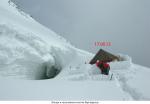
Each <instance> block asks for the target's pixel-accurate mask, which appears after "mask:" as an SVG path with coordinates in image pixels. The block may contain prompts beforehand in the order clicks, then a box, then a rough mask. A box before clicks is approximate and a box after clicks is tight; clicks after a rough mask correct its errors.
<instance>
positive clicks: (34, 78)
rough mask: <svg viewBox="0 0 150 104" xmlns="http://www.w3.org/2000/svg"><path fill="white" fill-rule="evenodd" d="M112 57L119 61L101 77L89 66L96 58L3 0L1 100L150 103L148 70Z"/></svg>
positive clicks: (0, 15) (125, 58) (0, 8)
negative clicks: (146, 101)
mask: <svg viewBox="0 0 150 104" xmlns="http://www.w3.org/2000/svg"><path fill="white" fill-rule="evenodd" d="M116 55H119V56H120V57H121V58H122V61H119V62H118V61H114V62H111V63H110V67H111V72H110V75H109V76H106V75H102V74H101V72H100V70H99V69H98V68H97V67H96V66H95V65H90V64H89V61H90V60H91V59H92V57H93V56H94V54H92V53H89V52H86V51H83V50H80V49H77V48H75V47H74V46H72V45H71V44H70V43H69V42H68V41H67V40H65V39H64V38H63V37H61V36H59V35H57V34H56V33H55V32H53V31H52V30H50V29H48V28H46V27H44V26H42V25H41V24H39V23H38V22H36V21H35V20H34V19H33V18H31V17H30V16H29V15H28V14H26V13H24V12H22V11H21V10H20V9H19V8H18V7H17V6H16V5H15V4H13V3H12V2H11V1H8V0H1V3H0V82H1V86H0V100H150V90H149V89H148V88H149V87H150V83H148V79H149V78H150V77H149V74H150V69H149V68H146V67H143V66H140V65H136V64H133V63H132V59H131V57H129V56H128V55H123V54H116ZM111 75H112V79H111ZM110 79H111V80H110Z"/></svg>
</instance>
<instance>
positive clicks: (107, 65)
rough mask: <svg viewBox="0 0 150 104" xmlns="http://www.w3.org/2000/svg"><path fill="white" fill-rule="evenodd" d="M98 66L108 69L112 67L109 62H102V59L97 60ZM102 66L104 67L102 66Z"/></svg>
mask: <svg viewBox="0 0 150 104" xmlns="http://www.w3.org/2000/svg"><path fill="white" fill-rule="evenodd" d="M96 66H97V67H99V68H101V69H103V68H104V69H107V68H109V67H110V66H109V64H108V63H106V62H102V61H99V62H96ZM100 66H102V67H100Z"/></svg>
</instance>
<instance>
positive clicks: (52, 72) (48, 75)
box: [41, 66, 61, 79]
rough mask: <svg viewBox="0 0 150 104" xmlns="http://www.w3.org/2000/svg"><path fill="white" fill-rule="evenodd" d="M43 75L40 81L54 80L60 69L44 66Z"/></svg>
mask: <svg viewBox="0 0 150 104" xmlns="http://www.w3.org/2000/svg"><path fill="white" fill-rule="evenodd" d="M44 70H45V73H44V75H43V77H42V78H41V79H52V78H55V77H56V76H57V75H58V74H59V73H60V71H61V69H60V68H57V67H56V66H52V67H50V68H49V67H48V66H45V69H44Z"/></svg>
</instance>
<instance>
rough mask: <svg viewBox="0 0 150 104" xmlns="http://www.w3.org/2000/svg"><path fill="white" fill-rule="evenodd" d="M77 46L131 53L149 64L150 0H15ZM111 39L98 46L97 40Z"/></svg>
mask: <svg viewBox="0 0 150 104" xmlns="http://www.w3.org/2000/svg"><path fill="white" fill-rule="evenodd" d="M13 1H15V3H16V4H18V6H19V7H20V8H21V9H22V10H23V11H25V12H26V13H28V14H30V15H32V17H33V18H35V19H36V20H37V21H38V22H40V23H41V24H43V25H45V26H47V27H48V28H50V29H52V30H53V31H55V32H56V33H58V34H59V35H61V36H63V37H65V38H66V39H67V40H69V41H70V42H71V43H72V44H73V45H75V46H76V47H78V48H81V49H84V50H87V51H89V52H92V53H96V52H97V50H98V49H100V48H103V49H106V50H107V51H111V52H113V53H123V54H128V55H129V56H131V57H132V58H133V62H135V63H137V64H141V65H144V66H148V67H150V63H149V60H150V55H149V54H150V48H149V44H150V0H13ZM102 41H108V42H111V44H112V45H111V46H109V47H95V46H94V43H95V42H102Z"/></svg>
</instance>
